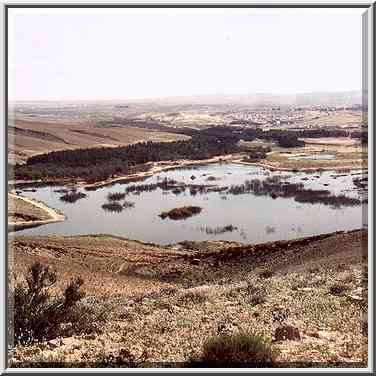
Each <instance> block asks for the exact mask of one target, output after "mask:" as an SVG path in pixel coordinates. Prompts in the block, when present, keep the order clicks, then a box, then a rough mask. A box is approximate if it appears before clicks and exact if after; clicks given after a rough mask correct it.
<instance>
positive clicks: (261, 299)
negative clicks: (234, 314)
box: [246, 285, 266, 306]
mask: <svg viewBox="0 0 376 376" xmlns="http://www.w3.org/2000/svg"><path fill="white" fill-rule="evenodd" d="M246 294H247V297H248V299H249V301H250V303H251V304H252V305H254V306H255V305H258V304H262V303H265V302H266V293H265V291H264V290H263V289H262V288H260V287H257V286H251V285H248V286H247V289H246Z"/></svg>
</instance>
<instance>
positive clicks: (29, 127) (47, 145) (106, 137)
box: [8, 120, 188, 162]
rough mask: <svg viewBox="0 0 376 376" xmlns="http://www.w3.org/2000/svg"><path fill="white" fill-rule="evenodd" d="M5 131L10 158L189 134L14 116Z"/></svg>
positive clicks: (156, 139) (17, 158) (170, 138)
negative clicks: (31, 119)
mask: <svg viewBox="0 0 376 376" xmlns="http://www.w3.org/2000/svg"><path fill="white" fill-rule="evenodd" d="M10 126H13V127H14V128H11V129H10V130H9V132H8V137H9V147H10V149H11V151H12V154H11V158H10V161H11V160H14V159H15V161H17V162H19V161H22V160H25V159H26V158H27V157H30V156H31V155H34V154H39V153H46V152H49V151H54V150H64V149H77V148H87V147H100V146H119V145H127V144H132V143H135V142H140V141H176V140H184V139H187V138H188V137H186V136H183V135H177V134H170V133H166V132H159V131H150V130H147V129H142V128H136V127H107V128H98V127H95V126H94V125H92V124H73V123H72V124H60V123H52V122H51V123H47V122H41V121H26V120H15V121H14V123H13V121H12V122H11V123H10Z"/></svg>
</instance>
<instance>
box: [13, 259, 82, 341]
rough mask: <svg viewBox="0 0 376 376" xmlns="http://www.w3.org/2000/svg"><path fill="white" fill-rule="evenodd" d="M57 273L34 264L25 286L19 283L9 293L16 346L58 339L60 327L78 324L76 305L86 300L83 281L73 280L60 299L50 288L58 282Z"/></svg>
mask: <svg viewBox="0 0 376 376" xmlns="http://www.w3.org/2000/svg"><path fill="white" fill-rule="evenodd" d="M56 280H57V277H56V273H55V272H53V271H51V270H50V269H49V268H48V267H46V266H43V265H42V264H41V263H40V262H35V263H33V264H32V265H31V266H30V267H29V269H28V273H27V276H26V283H18V284H17V285H16V286H15V288H14V290H13V291H11V292H10V299H11V304H13V307H14V315H13V318H12V319H11V323H10V324H11V325H12V324H13V328H14V341H15V343H16V344H19V343H22V344H27V343H31V342H38V341H43V340H50V339H52V338H56V337H57V336H58V335H59V334H60V331H61V325H62V324H64V323H70V322H72V321H75V314H76V309H77V303H78V302H79V301H80V300H81V299H82V298H83V297H84V295H85V294H84V292H83V291H82V290H81V286H82V284H83V280H82V279H81V278H79V277H78V278H75V279H73V280H72V281H71V282H70V283H69V284H68V286H67V287H66V288H65V290H64V291H63V293H62V295H61V296H51V295H50V288H51V287H52V286H53V285H54V284H55V283H56Z"/></svg>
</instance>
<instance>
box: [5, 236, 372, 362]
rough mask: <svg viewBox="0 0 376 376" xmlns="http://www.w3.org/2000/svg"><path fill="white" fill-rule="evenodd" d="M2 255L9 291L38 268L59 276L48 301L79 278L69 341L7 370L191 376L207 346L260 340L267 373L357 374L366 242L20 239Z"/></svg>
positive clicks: (17, 353)
mask: <svg viewBox="0 0 376 376" xmlns="http://www.w3.org/2000/svg"><path fill="white" fill-rule="evenodd" d="M10 250H11V255H12V256H13V260H14V263H13V266H12V271H13V272H14V274H15V275H16V276H17V279H18V280H21V279H22V278H21V276H22V275H23V274H24V273H26V269H27V267H28V266H29V265H30V264H31V263H32V262H33V261H35V260H39V261H40V262H41V263H42V264H44V265H49V266H50V267H51V268H52V269H55V270H56V271H57V275H58V277H59V282H58V283H57V285H56V286H55V287H54V288H53V291H55V293H58V292H59V291H60V290H61V288H62V287H63V286H64V285H66V284H67V283H68V281H69V279H70V278H72V277H74V276H76V275H80V276H81V277H82V278H83V280H84V285H83V289H84V291H85V292H86V296H85V297H84V298H83V300H82V301H81V303H80V306H81V309H84V312H87V313H86V314H85V315H81V316H82V317H81V321H79V324H78V325H75V326H74V328H75V329H74V330H73V331H72V330H70V331H69V330H66V329H67V327H66V326H65V332H64V331H62V332H61V333H60V335H59V336H58V337H57V338H55V339H52V340H50V341H47V342H43V343H40V344H36V345H25V346H22V345H19V346H17V347H16V348H15V350H14V352H13V353H12V355H11V359H12V362H13V364H14V365H15V366H21V367H22V366H30V365H34V366H35V365H36V366H45V365H46V363H45V362H49V365H51V364H53V365H54V366H62V367H64V366H67V363H61V362H68V363H69V362H73V363H75V365H76V366H100V367H113V366H120V367H121V366H123V367H129V366H131V367H136V366H143V367H145V366H146V367H150V366H151V367H153V366H162V367H163V366H178V367H189V366H192V365H194V364H196V362H197V364H205V361H207V360H208V359H207V357H208V356H209V357H210V354H209V355H208V351H209V350H208V349H212V348H213V346H214V345H213V343H215V342H210V341H213V339H215V341H217V340H218V339H219V340H223V341H227V340H228V339H229V338H239V337H236V336H237V335H238V334H239V333H240V334H241V333H254V334H255V333H256V334H257V335H262V336H263V337H264V338H265V339H266V341H267V343H269V345H267V346H270V348H271V349H272V350H270V351H272V352H273V354H274V355H273V362H272V366H273V367H289V366H297V367H302V366H307V365H311V366H312V365H314V366H321V367H327V366H332V367H336V366H341V367H343V366H345V367H346V366H353V367H364V366H366V359H367V320H366V313H367V308H366V307H367V273H366V270H367V269H366V263H367V257H366V255H367V232H366V231H352V232H348V233H346V232H341V233H334V234H327V235H319V236H313V237H310V238H304V239H297V240H292V241H278V242H274V243H265V244H259V245H247V246H240V245H238V244H236V243H225V242H199V243H196V242H184V243H181V244H178V245H175V246H170V247H165V248H161V247H159V246H157V245H153V244H144V243H141V242H137V241H132V240H127V239H124V238H120V237H113V236H107V235H95V236H93V235H92V236H89V235H88V236H72V237H54V236H50V237H26V236H25V237H24V236H20V237H17V238H16V239H15V240H13V241H11V243H10ZM76 324H77V323H76ZM68 329H69V325H68ZM281 333H282V334H281ZM242 338H243V337H242ZM208 342H210V343H209V344H208ZM222 356H225V354H222ZM30 362H32V363H30ZM68 366H69V364H68ZM269 366H270V365H269Z"/></svg>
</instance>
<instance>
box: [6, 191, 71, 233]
mask: <svg viewBox="0 0 376 376" xmlns="http://www.w3.org/2000/svg"><path fill="white" fill-rule="evenodd" d="M9 196H11V197H14V198H18V199H20V200H23V201H25V202H27V203H28V204H30V205H34V206H36V207H37V208H39V209H41V210H43V211H44V212H45V213H46V214H47V215H48V216H50V219H41V220H36V221H20V222H8V232H17V231H20V230H25V229H28V228H32V227H38V226H42V225H47V224H49V223H56V222H62V221H65V220H66V218H67V217H66V216H65V215H64V214H62V213H59V212H57V211H56V210H55V209H52V208H50V207H48V206H47V205H46V204H45V203H43V202H40V201H36V200H33V199H30V198H27V197H24V196H20V195H16V194H13V193H9Z"/></svg>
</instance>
